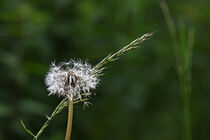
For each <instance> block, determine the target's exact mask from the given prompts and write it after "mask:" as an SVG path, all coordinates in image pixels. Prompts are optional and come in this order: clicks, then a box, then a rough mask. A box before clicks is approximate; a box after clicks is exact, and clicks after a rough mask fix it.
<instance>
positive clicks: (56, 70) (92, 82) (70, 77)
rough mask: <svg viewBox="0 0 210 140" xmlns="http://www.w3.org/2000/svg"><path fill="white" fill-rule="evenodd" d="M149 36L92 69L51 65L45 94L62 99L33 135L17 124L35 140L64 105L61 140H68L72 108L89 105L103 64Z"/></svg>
mask: <svg viewBox="0 0 210 140" xmlns="http://www.w3.org/2000/svg"><path fill="white" fill-rule="evenodd" d="M152 35H153V33H147V34H144V35H143V36H141V37H139V38H137V39H136V40H134V41H132V42H131V43H129V44H128V45H126V46H125V47H123V48H122V49H120V50H119V51H117V52H115V53H113V54H109V55H108V56H106V57H105V58H104V59H103V60H102V61H100V62H99V63H98V64H97V65H95V66H94V67H92V66H91V65H90V64H88V63H87V62H83V61H81V60H70V61H68V62H62V63H59V64H58V65H56V64H55V63H54V62H53V63H52V64H51V66H50V70H49V72H48V73H47V75H46V78H45V84H46V86H47V90H48V91H49V95H57V96H59V97H60V96H61V97H63V98H64V99H63V100H62V101H61V103H60V104H59V105H58V106H57V107H56V109H55V110H54V111H53V113H52V114H51V115H50V117H49V116H48V117H47V121H46V122H45V123H44V125H43V126H42V127H41V129H40V130H39V131H38V133H37V134H36V135H34V134H33V133H32V132H31V131H30V130H28V129H27V128H26V126H25V125H24V123H23V122H22V121H21V123H22V125H23V128H24V129H25V130H26V131H27V132H28V133H29V134H30V135H32V136H33V137H34V139H35V140H37V139H38V138H39V136H40V135H41V134H42V133H43V131H44V130H45V128H46V127H47V126H48V125H49V122H50V121H51V120H52V119H53V118H54V117H55V116H56V115H57V114H58V113H60V112H61V111H62V110H63V109H64V108H65V107H66V106H68V108H69V109H68V122H67V129H66V137H65V140H70V139H71V130H72V120H73V105H74V104H76V103H79V102H83V103H84V107H86V106H87V107H88V106H89V105H91V103H90V102H88V99H89V97H90V96H91V95H92V94H91V91H92V90H94V89H95V88H96V86H97V85H98V83H99V81H100V80H99V77H100V76H102V75H103V73H102V72H103V70H104V69H105V68H104V65H106V64H108V63H109V62H113V61H115V60H117V59H118V58H119V57H120V56H122V55H123V54H125V53H126V52H128V51H130V50H133V49H136V48H138V46H139V44H140V43H142V42H143V41H144V40H146V39H148V38H149V37H150V36H152Z"/></svg>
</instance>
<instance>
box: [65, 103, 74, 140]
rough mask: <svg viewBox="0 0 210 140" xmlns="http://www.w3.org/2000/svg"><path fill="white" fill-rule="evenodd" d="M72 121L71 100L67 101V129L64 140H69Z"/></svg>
mask: <svg viewBox="0 0 210 140" xmlns="http://www.w3.org/2000/svg"><path fill="white" fill-rule="evenodd" d="M72 120H73V102H72V100H71V99H69V109H68V123H67V128H66V137H65V140H70V139H71V131H72Z"/></svg>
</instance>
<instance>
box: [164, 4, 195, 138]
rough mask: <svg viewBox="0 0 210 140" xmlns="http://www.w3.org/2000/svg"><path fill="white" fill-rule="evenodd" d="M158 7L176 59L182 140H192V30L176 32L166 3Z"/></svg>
mask: <svg viewBox="0 0 210 140" xmlns="http://www.w3.org/2000/svg"><path fill="white" fill-rule="evenodd" d="M160 7H161V9H162V12H163V15H164V17H165V20H166V23H167V26H168V30H169V33H170V35H171V38H172V46H173V49H174V54H175V58H176V71H177V75H178V78H179V85H180V93H181V98H182V111H183V113H182V114H183V129H184V131H183V132H184V133H183V140H192V125H191V111H190V110H191V103H190V95H191V92H192V84H191V65H192V50H193V45H194V32H193V30H192V29H188V30H187V29H186V28H185V26H181V27H180V28H179V29H178V30H177V28H176V26H175V24H174V21H173V18H172V16H171V14H170V11H169V8H168V5H167V3H166V2H165V1H162V2H161V3H160Z"/></svg>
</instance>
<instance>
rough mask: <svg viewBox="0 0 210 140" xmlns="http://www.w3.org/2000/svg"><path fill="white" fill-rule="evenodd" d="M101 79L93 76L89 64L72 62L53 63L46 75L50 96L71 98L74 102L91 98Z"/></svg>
mask: <svg viewBox="0 0 210 140" xmlns="http://www.w3.org/2000/svg"><path fill="white" fill-rule="evenodd" d="M98 83H99V79H98V77H97V75H95V74H93V68H92V67H91V65H90V64H88V63H87V62H82V61H81V60H78V61H76V60H70V61H68V62H62V63H60V64H58V65H56V64H55V63H52V64H51V66H50V70H49V72H48V73H47V75H46V78H45V84H46V85H47V90H48V91H49V95H55V94H57V95H58V96H64V97H67V96H68V97H71V99H72V100H78V99H82V95H85V96H86V97H87V96H89V95H90V94H91V93H90V92H91V90H92V89H95V88H96V86H97V84H98Z"/></svg>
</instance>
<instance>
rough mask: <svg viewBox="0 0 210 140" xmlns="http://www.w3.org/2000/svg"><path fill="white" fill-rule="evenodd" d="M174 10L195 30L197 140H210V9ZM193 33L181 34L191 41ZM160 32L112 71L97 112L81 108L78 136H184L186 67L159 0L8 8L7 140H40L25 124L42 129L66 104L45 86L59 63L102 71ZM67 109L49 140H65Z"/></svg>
mask: <svg viewBox="0 0 210 140" xmlns="http://www.w3.org/2000/svg"><path fill="white" fill-rule="evenodd" d="M168 5H169V7H170V10H171V13H172V17H174V22H175V23H177V25H180V27H181V26H182V24H183V25H185V26H186V27H187V28H188V27H192V28H193V29H194V31H195V37H194V51H193V56H192V60H193V61H192V63H191V64H192V65H191V68H192V74H191V75H192V94H191V105H192V106H191V122H192V137H193V139H199V140H208V139H209V137H210V134H209V131H210V128H209V126H210V119H209V118H210V113H209V108H208V107H209V100H210V96H209V82H210V73H209V69H210V65H209V59H210V58H209V57H210V56H209V52H210V48H209V47H208V42H209V32H210V28H209V22H210V20H209V19H210V14H209V13H210V10H209V9H210V2H209V1H208V0H200V1H182V0H176V1H168ZM184 28H185V27H184V26H182V27H181V28H180V29H179V30H182V31H179V32H182V33H183V34H187V31H185V30H186V29H184ZM155 30H158V33H157V34H156V35H155V37H153V38H152V39H151V40H150V41H147V42H146V43H144V44H143V45H142V46H144V47H142V48H141V49H137V50H136V51H131V52H129V54H128V55H125V56H123V57H122V59H120V60H119V61H116V62H114V63H113V65H108V68H109V70H105V76H103V77H102V81H101V83H100V86H99V87H98V88H97V90H96V96H95V97H94V98H93V99H92V100H91V103H92V104H93V105H92V106H90V107H89V108H87V109H85V110H82V105H79V104H78V105H75V114H74V115H75V116H76V117H75V118H74V122H73V128H74V129H73V132H72V139H87V140H105V139H106V140H107V139H109V140H116V139H121V140H128V139H141V140H153V139H155V140H163V139H167V140H180V139H181V138H182V135H181V134H182V131H183V129H182V128H183V126H182V124H183V123H182V119H181V118H182V98H181V97H180V94H179V93H180V91H179V79H178V78H177V74H176V69H175V68H174V64H175V62H176V60H175V59H174V55H173V50H172V49H171V48H172V47H171V45H172V41H171V37H170V34H169V33H168V29H167V25H166V23H165V19H164V16H163V14H162V12H161V9H160V6H159V2H158V1H155V0H150V1H148V0H141V1H139V0H130V1H126V0H115V1H113V0H105V1H97V0H82V1H81V0H53V1H49V0H44V1H43V0H36V1H15V0H13V1H6V0H2V1H0V66H1V68H0V73H1V80H0V94H1V98H0V139H2V140H4V139H6V140H7V139H17V140H19V139H20V140H28V139H31V138H32V137H31V136H29V135H27V134H26V133H25V131H24V129H23V128H22V127H21V124H20V119H22V120H24V122H25V123H26V122H27V128H28V129H29V130H31V131H32V132H37V131H38V130H39V129H40V126H41V125H42V124H43V123H44V122H45V121H46V118H45V116H46V115H49V114H50V113H51V112H53V109H54V108H55V107H56V105H58V104H59V102H60V101H61V100H62V99H60V100H59V99H57V97H55V96H47V95H48V92H47V90H46V87H45V85H44V77H45V74H46V72H47V71H48V68H49V64H50V63H51V62H52V61H54V60H55V61H56V62H60V61H67V60H68V59H69V58H81V59H88V62H89V63H91V64H93V65H95V64H97V63H98V61H99V60H101V59H103V57H104V56H106V55H107V54H109V53H110V52H112V51H114V52H115V50H119V49H120V48H121V46H123V45H125V44H126V43H128V42H130V41H132V40H133V39H134V38H136V37H137V36H140V35H142V34H143V33H145V32H150V31H155ZM184 32H185V33H184ZM186 36H187V35H185V37H186ZM179 40H180V39H179ZM183 43H184V42H183ZM184 44H186V42H185V43H184ZM31 106H33V110H30V109H31ZM65 111H66V110H64V112H63V113H60V114H59V115H58V117H56V118H55V119H54V121H53V123H51V124H50V127H48V129H46V131H45V133H43V134H42V136H41V137H40V140H58V139H64V136H65V129H66V120H67V118H66V117H67V112H65Z"/></svg>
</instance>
